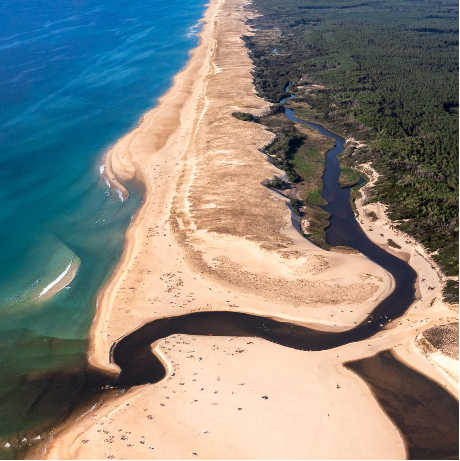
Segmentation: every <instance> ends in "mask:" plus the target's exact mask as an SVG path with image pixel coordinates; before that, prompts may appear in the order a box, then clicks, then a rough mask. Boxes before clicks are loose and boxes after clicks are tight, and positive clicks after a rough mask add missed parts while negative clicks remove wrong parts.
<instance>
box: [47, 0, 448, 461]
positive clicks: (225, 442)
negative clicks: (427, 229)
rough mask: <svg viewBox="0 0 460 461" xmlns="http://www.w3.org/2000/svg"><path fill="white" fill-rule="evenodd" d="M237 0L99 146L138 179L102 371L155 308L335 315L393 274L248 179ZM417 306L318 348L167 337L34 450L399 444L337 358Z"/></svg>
mask: <svg viewBox="0 0 460 461" xmlns="http://www.w3.org/2000/svg"><path fill="white" fill-rule="evenodd" d="M245 3H246V2H245V1H243V0H211V3H210V5H209V7H208V9H207V12H206V15H205V24H204V27H203V31H202V32H201V34H200V37H201V41H200V45H199V46H198V47H197V48H196V49H195V50H194V51H193V53H192V57H191V60H190V62H189V64H188V65H187V67H186V69H185V70H184V71H182V72H181V73H180V74H179V75H178V76H177V77H176V78H175V81H174V85H173V87H172V88H171V89H170V90H169V91H168V93H167V94H166V95H165V96H164V97H163V98H161V100H160V103H159V105H158V106H157V107H156V108H155V109H153V110H152V111H150V112H148V113H147V114H145V116H144V117H143V120H142V122H141V123H140V125H139V127H138V128H137V129H135V130H134V131H132V132H131V133H129V134H128V135H126V136H124V137H123V138H122V139H121V140H120V141H119V142H118V143H117V144H116V145H115V146H114V147H113V148H112V149H111V151H110V152H109V153H108V155H107V157H106V172H107V175H108V178H109V179H110V180H112V181H114V185H118V182H120V183H121V182H123V181H125V180H127V179H132V178H134V177H135V178H137V179H138V180H141V181H142V182H143V183H144V184H145V187H146V194H145V200H144V204H143V206H142V207H141V209H140V211H139V213H138V214H137V216H136V218H135V219H134V221H133V223H132V225H131V226H130V228H129V230H128V232H127V235H126V242H125V250H124V254H123V257H122V259H121V261H120V263H119V265H118V267H117V269H116V271H115V273H114V274H113V276H112V278H111V279H110V281H109V282H108V284H107V285H106V286H105V287H104V289H103V290H102V292H101V294H100V296H99V299H98V308H97V316H96V318H95V321H94V324H93V327H92V330H91V349H90V353H89V359H90V362H91V363H92V364H93V365H95V366H98V367H101V368H104V369H109V370H114V371H116V366H114V365H112V364H110V363H109V350H110V347H111V345H112V344H113V342H114V341H115V340H116V339H117V338H119V337H121V336H123V335H125V334H126V333H128V332H130V331H132V330H134V329H136V328H138V327H139V326H140V325H142V324H144V323H146V322H148V321H150V320H154V319H156V318H160V317H164V316H171V315H178V314H185V313H189V312H194V311H198V310H235V311H242V312H249V313H257V314H266V315H273V316H277V317H282V318H287V319H292V320H295V321H299V322H302V323H311V324H314V325H315V327H316V328H328V329H331V328H333V329H336V330H340V329H344V328H346V327H351V326H353V325H355V323H358V322H359V321H360V320H361V319H363V318H364V317H365V315H366V313H367V312H370V311H371V310H372V308H373V307H374V306H375V305H376V304H377V303H378V301H379V300H380V299H382V298H383V297H385V296H386V295H387V294H388V292H389V291H390V290H391V286H392V278H391V277H390V276H389V274H388V273H386V272H385V271H384V270H383V269H382V268H380V267H379V266H377V265H376V264H374V263H372V262H371V261H369V260H368V259H367V258H365V257H363V256H361V255H349V254H341V253H334V252H325V251H322V250H320V249H318V248H317V247H315V246H314V245H313V244H311V243H310V242H308V241H307V240H306V239H304V238H302V237H301V236H300V235H299V233H298V232H297V231H296V230H295V229H294V227H293V226H292V224H291V218H290V211H289V210H288V208H287V206H286V203H285V201H284V200H283V199H282V198H281V197H280V196H278V195H276V194H274V193H272V192H270V191H269V190H268V189H266V188H265V187H263V186H262V185H261V184H260V183H261V181H262V180H264V179H266V178H269V177H272V176H273V174H274V173H276V172H277V171H278V170H277V169H276V168H275V167H273V166H272V165H270V164H269V163H268V162H267V161H266V158H265V156H264V155H263V154H261V153H260V152H258V150H257V149H258V148H261V147H263V146H264V145H265V144H267V143H268V142H269V141H270V139H271V134H270V133H269V132H268V131H266V130H265V129H264V128H263V127H262V126H261V125H259V124H255V123H245V122H241V121H239V120H237V119H235V118H234V117H232V115H231V113H232V112H234V111H242V112H252V113H257V112H259V111H262V110H264V109H265V108H266V103H265V102H264V101H263V100H261V99H260V98H258V97H257V96H256V95H255V92H254V87H253V83H252V76H251V73H250V72H251V69H252V62H251V60H250V58H249V56H248V52H247V49H246V48H245V47H244V43H243V41H242V40H241V38H240V37H241V36H242V35H244V34H245V33H246V32H247V25H246V22H245V21H246V18H247V17H248V16H249V15H250V13H249V12H248V10H244V9H243V7H244V5H245ZM428 270H429V268H427V271H428ZM430 294H431V291H430ZM433 295H436V296H438V295H439V293H438V292H436V293H433ZM424 299H425V298H424ZM424 302H425V301H424ZM426 303H428V304H429V302H428V300H427V301H426ZM423 306H425V304H423ZM436 306H438V305H437V304H436ZM435 308H436V309H439V312H441V310H442V306H438V307H435ZM428 309H429V308H428V307H427V306H426V307H423V308H422V305H418V306H417V309H416V310H415V313H414V314H412V313H410V314H409V316H408V318H407V320H404V322H400V323H401V325H394V328H393V329H391V330H385V331H384V332H382V333H381V334H379V335H377V337H375V338H372V339H371V340H369V341H365V342H362V343H353V344H348V345H346V346H343V347H341V348H338V349H334V350H332V351H324V352H315V353H309V352H301V351H296V350H292V349H287V348H283V347H281V346H278V345H275V344H271V343H267V342H266V341H262V340H260V339H253V338H252V339H251V338H249V339H245V338H238V339H237V338H235V339H233V338H207V337H206V338H203V337H186V336H179V335H177V336H175V337H174V338H173V337H170V338H167V339H165V340H163V341H162V342H160V344H158V345H157V346H156V350H157V351H158V352H160V353H162V354H163V355H164V358H165V361H166V362H167V363H168V364H169V367H170V373H169V375H168V377H167V378H165V380H163V381H161V382H159V383H157V384H156V385H152V386H142V387H140V388H137V389H133V390H131V391H130V392H128V393H127V394H126V395H124V396H123V397H120V398H118V399H116V400H112V401H109V402H106V403H104V404H103V405H102V406H99V407H98V408H96V409H95V410H94V411H93V412H92V413H90V414H88V415H87V416H85V417H83V418H81V419H80V420H79V421H78V422H76V423H75V424H74V425H71V426H70V427H68V426H67V428H65V429H62V430H61V431H58V435H57V436H56V437H55V438H54V439H53V440H52V442H51V443H50V444H48V446H47V447H46V450H47V453H46V456H47V457H48V458H51V459H64V458H71V459H77V458H78V459H103V458H105V459H107V458H109V459H149V458H163V459H174V458H181V459H182V458H183V459H188V458H203V459H212V458H267V459H275V458H276V459H278V458H284V459H286V458H293V459H296V458H302V459H327V458H329V459H331V458H332V459H363V458H368V459H376V458H379V459H386V458H387V459H401V458H404V457H405V449H404V446H403V442H402V438H401V436H400V434H399V432H398V430H397V429H396V428H395V426H394V425H393V423H392V422H391V421H390V420H389V419H388V418H387V417H386V415H385V414H384V413H383V412H382V410H381V409H380V407H379V405H378V404H377V402H376V401H375V399H374V397H373V396H372V393H371V391H370V390H369V388H368V387H367V386H366V385H365V383H364V382H363V381H362V380H361V379H359V378H358V377H357V376H356V375H355V374H353V373H351V372H349V371H347V370H345V368H343V366H342V363H343V362H344V361H348V360H352V359H355V358H356V359H358V358H361V357H364V356H368V355H371V354H373V353H376V352H378V351H380V350H383V349H387V348H391V347H394V346H397V345H398V344H403V343H405V341H409V340H410V339H411V338H413V337H414V336H415V335H416V334H417V333H416V330H417V329H419V330H421V329H423V328H427V327H428V326H429V325H432V324H433V322H434V321H433V320H426V319H427V317H428V314H427V313H428ZM430 309H431V308H430ZM430 312H431V311H430ZM442 315H444V311H442ZM437 317H438V316H437ZM397 347H400V346H397ZM240 350H241V351H242V352H240ZM200 357H201V359H200ZM172 373H175V375H174V376H173V375H172ZM441 379H442V377H441ZM339 382H340V383H342V385H341V387H340V389H338V388H337V384H338V383H339ZM241 383H244V385H243V384H241ZM200 388H203V390H200ZM215 391H217V392H216V393H215ZM452 392H455V389H453V390H452ZM265 395H266V396H268V397H269V398H268V399H262V397H263V396H265ZM202 396H203V397H202ZM195 400H196V401H195ZM238 408H242V410H238ZM328 415H329V416H328Z"/></svg>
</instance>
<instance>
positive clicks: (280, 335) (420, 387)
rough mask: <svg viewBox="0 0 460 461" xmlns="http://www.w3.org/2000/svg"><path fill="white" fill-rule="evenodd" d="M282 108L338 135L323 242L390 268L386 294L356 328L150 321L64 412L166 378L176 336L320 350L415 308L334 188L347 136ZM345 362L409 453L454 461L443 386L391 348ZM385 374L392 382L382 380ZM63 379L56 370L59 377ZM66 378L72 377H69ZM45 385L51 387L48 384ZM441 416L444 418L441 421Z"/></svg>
mask: <svg viewBox="0 0 460 461" xmlns="http://www.w3.org/2000/svg"><path fill="white" fill-rule="evenodd" d="M281 102H282V103H284V100H283V101H281ZM285 113H286V116H287V118H288V119H289V120H291V121H293V122H296V123H302V124H306V125H308V126H310V127H311V128H313V129H315V130H317V131H318V132H319V133H321V134H323V135H325V136H328V137H330V138H333V139H334V140H335V143H336V144H335V147H334V148H333V149H331V150H330V151H329V152H327V154H326V169H325V172H324V178H323V179H324V191H323V193H322V195H323V197H324V198H325V199H326V201H327V202H328V204H327V205H326V206H324V207H323V208H324V209H325V210H327V211H328V212H329V213H330V214H331V218H330V226H329V227H328V228H327V230H326V236H327V242H328V243H329V244H330V245H332V246H348V247H351V248H354V249H356V250H358V251H359V252H361V253H362V254H364V255H365V256H367V257H368V258H369V259H371V260H372V261H374V262H375V263H377V264H379V265H380V266H381V267H383V268H384V269H385V270H386V271H388V272H389V273H390V274H391V275H392V277H393V279H394V289H393V291H392V292H391V294H390V295H389V296H388V297H387V298H386V299H384V300H383V301H381V302H380V303H379V304H378V306H377V307H376V308H375V309H374V311H373V312H372V313H371V314H369V315H368V317H367V318H366V319H364V320H363V321H362V322H361V323H360V324H359V325H357V326H356V327H354V328H352V329H350V330H347V331H342V332H325V331H319V330H314V329H312V328H307V327H304V326H300V325H297V324H295V323H290V322H284V321H281V320H275V319H272V318H267V317H262V316H257V315H250V314H245V313H239V312H224V311H215V312H197V313H192V314H186V315H180V316H176V317H169V318H162V319H157V320H154V321H152V322H149V323H147V324H145V325H143V326H142V327H140V328H138V329H137V330H136V331H134V332H132V333H130V334H128V335H126V336H125V337H123V338H122V339H120V340H119V341H118V342H116V343H114V345H113V346H112V350H111V352H110V354H111V357H110V359H111V361H112V362H114V363H116V364H117V365H118V366H119V367H120V369H121V373H120V375H118V376H116V377H114V376H113V375H109V374H104V373H102V372H101V371H99V370H96V369H94V368H92V367H90V366H89V365H88V366H87V368H86V369H85V370H83V371H82V372H81V373H80V374H79V377H78V380H79V382H80V384H81V385H80V387H79V391H73V392H74V394H75V395H74V396H72V397H71V398H70V399H69V395H68V393H69V392H70V391H69V390H67V393H66V394H64V396H62V395H61V397H60V398H61V399H63V397H64V398H65V400H66V404H67V408H68V413H70V412H71V411H74V410H76V409H78V408H80V409H81V406H82V401H83V402H84V403H83V404H86V405H87V404H88V402H90V401H94V399H95V398H97V397H100V396H101V394H102V393H105V392H107V391H105V390H104V389H105V388H107V387H115V388H129V387H133V386H138V385H142V384H148V383H151V384H153V383H156V382H158V381H160V380H161V379H163V378H164V377H165V376H166V370H165V367H164V365H163V363H162V362H161V361H160V360H159V359H158V357H157V356H155V355H154V354H153V353H152V343H154V342H156V341H158V340H161V339H163V338H166V337H168V336H170V335H173V334H188V335H214V336H244V337H251V336H255V337H259V338H262V339H265V340H267V341H271V342H274V343H277V344H280V345H282V346H284V347H290V348H294V349H297V350H303V351H322V350H326V349H331V348H335V347H339V346H342V345H345V344H348V343H350V342H356V341H363V340H365V339H367V338H370V337H372V336H374V335H375V334H376V333H377V332H379V331H380V330H382V329H384V328H388V327H389V325H391V324H389V319H392V320H395V319H397V318H399V317H401V316H402V315H404V314H405V312H406V311H407V310H408V309H409V307H410V306H411V305H412V303H413V302H414V297H415V282H416V278H417V274H416V272H415V271H414V270H413V269H412V268H411V267H410V266H409V264H407V263H406V262H404V261H403V260H401V259H399V258H397V257H396V256H393V255H392V254H390V253H388V252H387V251H385V250H383V249H382V248H380V247H379V246H378V245H376V244H374V243H373V242H371V241H370V240H369V239H368V238H367V236H366V235H365V233H364V232H363V231H362V229H361V227H360V226H359V224H358V222H357V221H356V219H355V216H354V213H353V211H352V208H351V205H350V188H348V187H345V188H342V187H340V186H339V183H338V179H339V175H340V167H339V161H338V158H337V155H338V154H340V153H341V152H342V151H343V150H344V144H345V140H344V139H343V138H342V137H340V136H337V135H336V134H334V133H332V132H330V131H328V130H326V129H325V128H324V127H322V126H321V125H318V124H315V123H310V122H305V121H304V120H300V119H298V118H296V117H295V116H294V113H293V111H292V110H291V109H288V108H285ZM346 366H347V367H348V368H350V369H352V370H353V371H354V372H355V373H357V374H359V376H361V377H362V378H363V379H365V380H366V382H367V383H368V384H369V385H370V386H371V388H372V389H373V391H374V394H375V396H376V398H377V399H378V401H379V403H380V405H381V406H382V408H383V409H384V411H386V413H387V414H388V415H389V417H390V418H391V419H392V420H393V422H394V423H395V424H396V425H397V426H398V428H399V429H400V431H401V433H402V434H403V436H404V439H405V442H406V446H407V448H408V452H409V457H410V458H412V459H423V458H425V459H434V458H436V459H438V458H443V459H448V458H452V459H454V458H455V457H457V456H458V418H457V416H458V402H457V400H456V399H455V398H454V397H452V396H451V395H450V394H449V393H448V392H447V391H445V390H444V389H443V388H442V387H441V386H439V385H437V384H436V383H434V382H433V381H431V380H429V379H428V378H426V377H425V376H423V375H421V374H420V373H418V372H416V371H414V370H412V369H410V368H408V367H406V366H404V365H403V364H401V363H400V362H399V361H398V360H397V359H396V358H395V357H394V356H393V355H392V354H391V353H390V352H389V351H385V352H383V353H380V354H378V355H376V356H374V357H371V358H369V359H363V360H359V361H356V362H350V363H348V364H347V365H346ZM384 375H386V378H388V376H392V377H393V379H386V380H385V379H382V378H383V376H384ZM62 378H63V376H62V375H61V376H60V378H59V379H60V380H62ZM49 379H50V380H51V379H52V377H49ZM55 379H56V378H55ZM74 379H75V376H74ZM66 381H67V383H69V381H72V379H71V377H67V380H66ZM49 384H50V385H51V386H52V383H51V382H49ZM61 392H62V386H61ZM71 402H74V403H73V404H71ZM446 418H447V421H448V422H447V423H445V424H439V423H438V422H439V421H446ZM414 434H415V435H414ZM430 434H431V436H429V435H430ZM433 434H435V435H433Z"/></svg>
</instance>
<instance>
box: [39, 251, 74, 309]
mask: <svg viewBox="0 0 460 461" xmlns="http://www.w3.org/2000/svg"><path fill="white" fill-rule="evenodd" d="M80 264H81V259H80V258H79V257H78V256H77V255H75V256H73V257H72V259H71V261H70V263H69V265H68V266H67V267H66V268H65V269H64V271H63V272H62V273H61V274H60V275H58V276H57V277H56V279H54V280H53V281H52V282H51V283H49V284H48V285H47V286H46V287H45V288H43V290H41V292H40V294H39V295H38V297H37V299H36V300H35V302H36V303H42V302H45V301H46V300H48V299H50V298H51V297H53V296H54V295H56V294H57V293H59V292H60V291H61V290H63V289H64V288H66V287H67V286H68V285H70V283H71V282H72V280H73V279H74V278H75V276H76V275H77V272H78V269H79V268H80Z"/></svg>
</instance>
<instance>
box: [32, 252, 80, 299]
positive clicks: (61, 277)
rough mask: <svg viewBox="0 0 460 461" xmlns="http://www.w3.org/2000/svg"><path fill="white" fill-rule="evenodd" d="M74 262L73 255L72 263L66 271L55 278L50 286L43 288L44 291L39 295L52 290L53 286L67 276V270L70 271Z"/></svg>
mask: <svg viewBox="0 0 460 461" xmlns="http://www.w3.org/2000/svg"><path fill="white" fill-rule="evenodd" d="M72 263H73V257H72V259H71V261H70V264H69V265H68V266H67V267H66V269H65V271H64V272H63V273H62V274H61V275H60V276H59V277H58V278H57V279H55V280H53V281H52V282H51V283H50V284H49V285H48V286H46V287H45V288H43V290H42V292H41V293H40V294H39V295H38V297H40V296H43V295H44V294H45V293H46V292H48V291H49V290H51V288H53V287H54V286H55V285H57V284H58V283H59V282H60V281H61V280H62V279H63V278H64V277H65V275H66V274H67V272H69V270H70V268H71V267H72Z"/></svg>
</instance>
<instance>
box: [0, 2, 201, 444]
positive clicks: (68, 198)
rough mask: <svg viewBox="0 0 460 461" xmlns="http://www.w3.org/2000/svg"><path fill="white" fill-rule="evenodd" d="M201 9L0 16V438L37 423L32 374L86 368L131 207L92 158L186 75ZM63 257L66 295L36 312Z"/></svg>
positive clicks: (103, 7)
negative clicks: (71, 267)
mask: <svg viewBox="0 0 460 461" xmlns="http://www.w3.org/2000/svg"><path fill="white" fill-rule="evenodd" d="M204 4H205V2H204V1H203V0H169V1H167V2H165V1H160V0H144V1H142V2H140V1H134V2H133V1H127V0H80V1H78V2H75V1H71V0H65V1H64V0H57V1H53V2H49V1H45V0H34V1H33V2H31V1H30V0H14V1H3V2H1V3H0V12H1V14H0V60H1V66H0V146H1V149H0V185H1V186H0V203H1V207H0V331H1V336H0V370H2V371H1V373H0V414H2V416H3V421H0V439H3V438H5V437H9V435H10V434H11V433H14V432H17V431H21V430H25V428H28V429H30V428H31V427H32V428H33V427H35V426H36V425H37V424H39V423H40V421H41V419H46V414H44V415H43V418H41V417H40V416H39V415H38V414H37V412H35V413H33V411H32V410H31V408H32V407H34V406H35V407H37V408H38V407H40V408H41V411H42V413H43V405H40V404H39V402H40V393H39V392H38V390H37V389H35V387H39V386H38V384H37V386H35V387H34V385H33V384H30V376H31V375H33V376H34V377H36V376H37V372H38V371H49V370H55V369H57V368H62V367H66V366H67V367H75V366H80V365H81V362H82V360H84V354H85V351H86V337H87V333H88V329H89V325H90V323H91V321H92V318H93V315H94V301H95V296H96V293H97V291H98V289H99V288H100V287H101V285H102V284H103V283H104V281H105V280H106V279H107V277H108V276H109V275H110V272H111V270H112V269H113V267H114V265H115V264H116V262H117V260H118V258H119V256H120V254H121V251H122V245H123V237H124V232H125V231H126V228H127V227H128V225H129V222H130V220H131V217H132V215H133V213H135V211H136V209H137V208H138V207H139V205H140V203H141V200H142V190H139V189H138V188H137V187H136V186H135V185H134V184H131V185H128V189H129V191H130V194H131V196H130V199H129V200H128V201H126V202H121V201H120V200H119V198H118V196H117V194H112V193H111V191H110V190H109V189H108V188H107V186H106V185H105V184H104V183H103V181H101V179H100V171H99V168H100V161H101V156H102V154H103V152H104V151H105V150H106V149H107V148H108V147H109V146H110V145H111V144H113V143H114V142H115V141H116V140H117V139H118V138H119V137H120V136H122V135H123V134H124V133H126V132H127V131H129V130H130V129H132V128H133V127H135V126H136V124H137V122H138V120H139V117H140V116H141V115H142V114H143V113H144V112H145V111H146V110H147V109H149V108H151V107H152V106H154V105H155V103H156V101H157V99H158V97H160V96H161V95H162V94H163V93H164V92H165V91H166V90H167V88H168V87H169V86H170V84H171V82H172V78H173V76H174V75H175V74H176V73H177V72H178V71H179V70H180V69H181V68H182V67H183V66H184V65H185V63H186V61H187V59H188V53H189V51H190V50H191V49H192V48H193V47H194V46H195V45H196V44H197V41H198V39H197V37H196V33H197V32H198V30H199V25H198V21H199V19H200V18H201V17H202V16H203V13H204V9H205V6H204ZM74 255H77V256H78V257H79V258H80V259H81V267H80V269H79V271H78V274H77V276H76V278H75V279H74V280H73V282H72V283H71V284H70V285H69V287H68V288H66V289H64V290H62V291H61V292H60V293H59V294H58V295H56V296H55V297H53V298H51V299H50V300H48V301H46V302H43V303H41V302H40V301H36V298H37V297H38V294H39V293H40V292H41V291H42V290H43V289H44V288H45V287H46V286H47V285H48V284H49V283H51V282H52V281H53V280H55V279H56V278H57V277H58V276H59V274H61V273H62V272H63V271H64V270H65V269H66V267H67V266H68V264H69V263H70V261H71V260H72V258H73V257H74ZM53 338H55V339H53ZM50 343H53V346H52V347H50ZM25 382H27V386H26V385H25V384H24V383H25ZM35 390H36V391H37V392H36V395H35V394H34V392H35ZM45 413H46V408H45ZM50 418H51V420H52V418H53V417H52V415H51V416H50Z"/></svg>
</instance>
